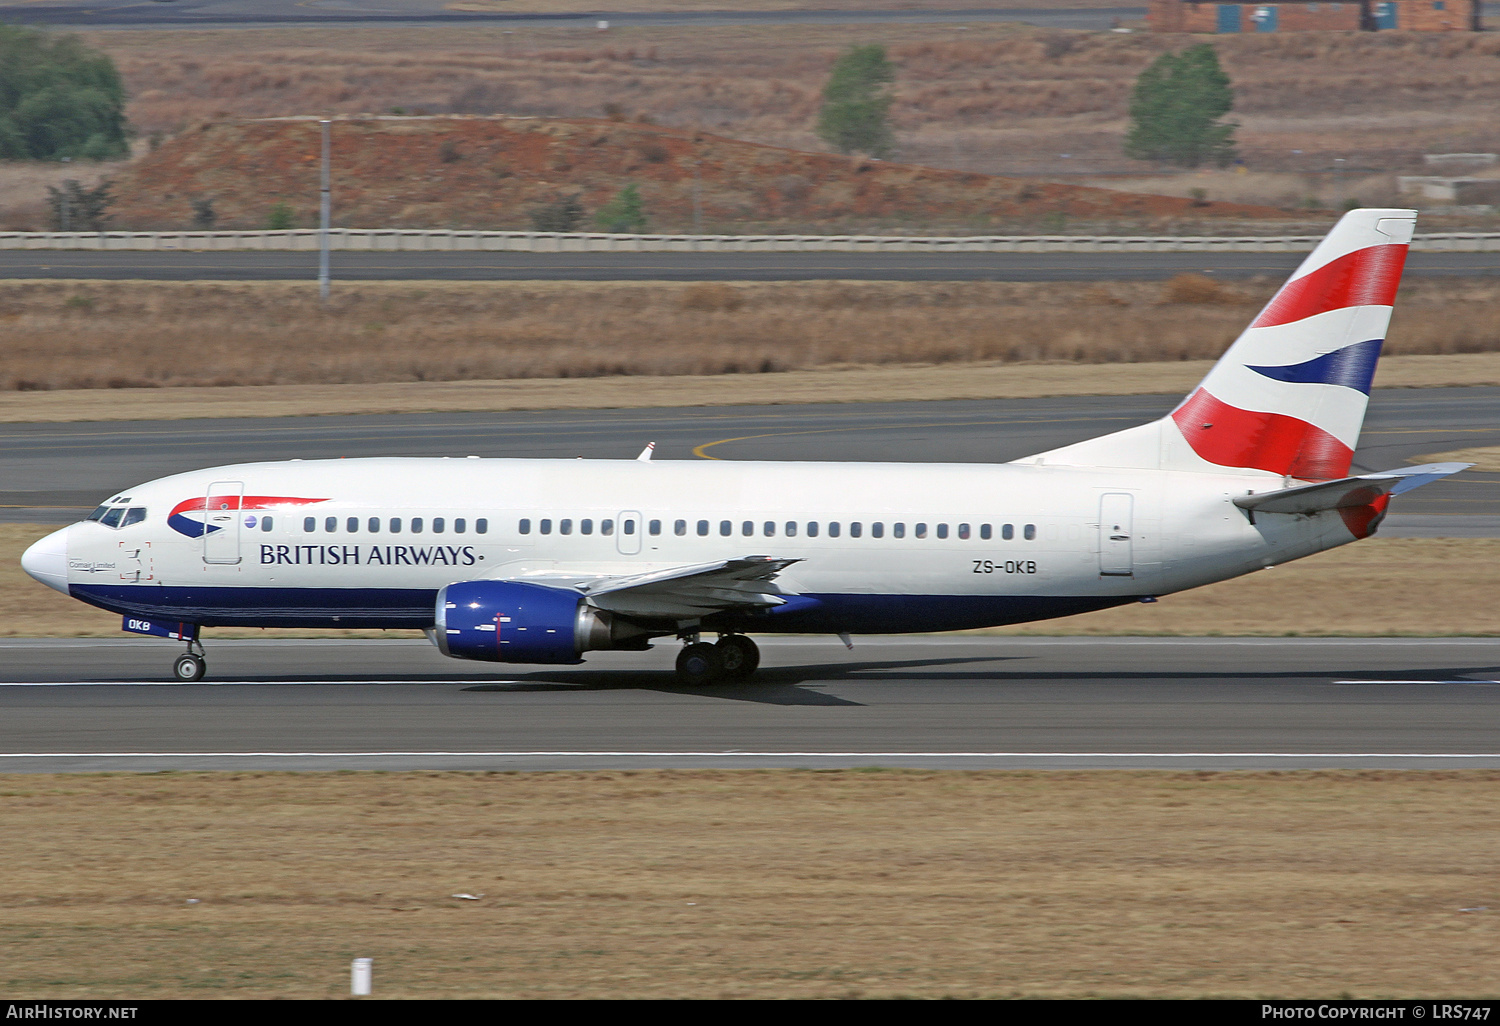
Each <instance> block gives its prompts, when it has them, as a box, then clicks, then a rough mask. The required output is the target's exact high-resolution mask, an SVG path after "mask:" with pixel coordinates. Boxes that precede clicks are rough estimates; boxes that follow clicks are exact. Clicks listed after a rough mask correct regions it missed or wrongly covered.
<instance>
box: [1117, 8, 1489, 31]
mask: <svg viewBox="0 0 1500 1026" xmlns="http://www.w3.org/2000/svg"><path fill="white" fill-rule="evenodd" d="M1480 4H1481V0H1354V2H1352V3H1351V2H1348V0H1345V2H1341V3H1328V2H1326V0H1279V2H1277V3H1267V4H1253V3H1230V4H1220V3H1196V2H1194V0H1150V7H1149V8H1148V9H1147V14H1146V21H1147V23H1148V24H1149V25H1150V26H1151V31H1152V32H1202V33H1218V32H1317V31H1330V30H1340V29H1341V30H1344V31H1354V30H1364V31H1366V32H1381V31H1387V30H1392V29H1395V30H1399V31H1403V32H1478V31H1480V20H1479V12H1480Z"/></svg>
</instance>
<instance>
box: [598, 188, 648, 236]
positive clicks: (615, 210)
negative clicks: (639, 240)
mask: <svg viewBox="0 0 1500 1026" xmlns="http://www.w3.org/2000/svg"><path fill="white" fill-rule="evenodd" d="M594 220H595V221H597V222H598V223H599V227H601V228H603V229H604V230H605V231H607V232H622V233H634V234H639V233H641V232H643V231H645V230H646V212H645V211H644V210H642V209H641V191H640V189H638V188H636V186H635V183H634V182H632V183H631V184H629V185H627V186H625V188H623V189H621V190H620V191H619V192H618V193H616V194H615V198H614V199H612V200H610V201H609V202H608V203H606V204H604V206H602V207H600V208H599V212H598V213H597V214H595V215H594Z"/></svg>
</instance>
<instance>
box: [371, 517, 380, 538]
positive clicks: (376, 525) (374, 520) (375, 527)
mask: <svg viewBox="0 0 1500 1026" xmlns="http://www.w3.org/2000/svg"><path fill="white" fill-rule="evenodd" d="M370 533H371V534H379V533H380V518H379V517H371V518H370Z"/></svg>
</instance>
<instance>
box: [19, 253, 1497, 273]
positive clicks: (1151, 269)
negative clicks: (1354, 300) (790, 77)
mask: <svg viewBox="0 0 1500 1026" xmlns="http://www.w3.org/2000/svg"><path fill="white" fill-rule="evenodd" d="M1304 255H1305V254H1301V253H1215V254H1202V253H933V254H922V253H335V254H333V258H332V273H333V277H334V279H335V281H424V280H443V281H535V280H542V281H815V280H826V279H857V280H871V281H873V280H881V281H1161V280H1165V279H1167V278H1170V277H1172V276H1173V275H1175V274H1181V273H1182V272H1184V271H1196V272H1201V273H1207V274H1213V275H1216V276H1218V277H1221V278H1251V277H1255V276H1256V275H1267V276H1270V277H1273V278H1285V277H1286V276H1287V275H1289V274H1291V273H1292V271H1294V270H1296V268H1297V265H1298V264H1299V263H1300V262H1301V261H1302V257H1303V256H1304ZM1406 274H1407V276H1408V277H1419V278H1420V277H1456V276H1461V277H1492V276H1496V275H1500V253H1413V254H1411V256H1410V257H1409V258H1408V260H1407V264H1406ZM317 276H318V255H317V254H316V253H286V252H267V253H260V252H226V253H211V252H204V253H189V252H170V253H156V252H139V253H120V252H115V253H100V252H86V251H74V250H56V251H53V250H0V278H78V279H101V280H119V279H135V280H152V281H198V280H203V281H283V280H293V281H295V280H298V279H302V280H306V281H315V280H316V279H317Z"/></svg>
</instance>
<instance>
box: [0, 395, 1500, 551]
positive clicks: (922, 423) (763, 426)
mask: <svg viewBox="0 0 1500 1026" xmlns="http://www.w3.org/2000/svg"><path fill="white" fill-rule="evenodd" d="M1178 398H1179V397H1177V396H1160V395H1155V396H1113V397H1111V396H1090V397H1079V398H1063V399H1024V400H1022V399H1017V400H987V401H962V402H927V403H849V404H839V405H809V406H746V407H700V408H686V409H668V410H590V411H532V412H510V413H452V414H411V415H401V416H352V417H280V418H268V419H259V420H253V419H245V420H199V421H191V420H188V421H183V420H176V421H126V422H121V423H73V424H5V425H0V521H3V520H9V521H11V522H16V521H22V522H38V521H40V522H59V523H67V522H71V521H72V520H76V519H77V518H78V516H79V515H80V513H81V510H82V509H85V508H92V507H93V506H94V505H95V504H96V503H97V502H98V501H99V500H100V499H103V498H107V497H108V496H109V495H111V494H113V493H115V492H117V491H119V490H120V489H123V488H128V487H129V486H130V485H133V484H138V483H140V482H142V481H147V480H151V479H153V478H157V477H162V476H165V475H167V474H174V473H179V472H181V471H186V470H193V469H198V468H201V467H209V466H217V465H221V464H228V463H239V462H249V461H257V460H282V459H291V458H294V457H300V458H306V459H320V458H338V457H341V456H347V457H355V456H380V455H384V456H467V455H476V456H533V457H539V456H552V457H558V456H560V457H571V456H586V457H601V458H611V457H619V458H629V457H633V456H635V455H636V454H637V453H638V452H640V450H641V448H642V446H644V445H645V443H646V442H648V441H655V442H656V443H657V458H658V459H692V458H694V455H695V450H696V452H697V453H698V454H699V455H702V456H712V457H714V458H724V459H792V460H871V461H880V460H891V461H916V462H931V461H941V462H1004V461H1006V460H1012V459H1016V458H1018V457H1020V456H1025V455H1029V454H1031V453H1034V452H1041V451H1043V450H1045V449H1049V448H1053V447H1056V446H1059V445H1065V444H1067V443H1069V442H1074V441H1078V440H1080V439H1084V438H1089V437H1092V436H1094V435H1099V434H1104V433H1105V432H1108V431H1113V430H1118V429H1121V428H1125V427H1130V426H1131V425H1134V424H1140V423H1144V422H1146V421H1148V420H1151V419H1154V418H1156V417H1159V416H1161V415H1162V414H1163V413H1165V412H1166V411H1167V410H1169V409H1171V408H1172V406H1173V405H1174V404H1175V403H1176V402H1177V401H1178ZM1360 441H1361V445H1360V448H1359V452H1358V453H1357V456H1356V461H1357V462H1356V466H1357V467H1358V468H1360V469H1362V470H1383V469H1387V468H1390V467H1399V466H1403V465H1405V464H1406V463H1407V461H1409V460H1412V459H1416V458H1418V457H1421V456H1424V455H1427V454H1429V453H1437V452H1445V451H1450V450H1453V449H1458V448H1468V447H1471V446H1479V445H1500V389H1496V388H1455V389H1394V390H1390V391H1377V392H1376V393H1375V397H1374V400H1373V402H1372V403H1371V407H1370V413H1369V416H1368V418H1367V419H1366V421H1365V431H1364V433H1363V435H1362V436H1361V439H1360ZM1393 508H1394V510H1395V512H1396V513H1398V514H1404V515H1422V516H1434V515H1439V516H1440V515H1445V514H1447V515H1452V514H1459V515H1463V516H1465V517H1466V518H1467V519H1466V521H1465V522H1463V523H1458V524H1455V529H1447V530H1442V533H1444V534H1465V533H1468V534H1480V535H1484V536H1494V535H1496V534H1500V474H1478V473H1474V472H1469V473H1466V474H1463V475H1459V476H1458V477H1456V478H1453V479H1450V480H1448V481H1443V482H1439V483H1437V484H1433V485H1429V486H1427V487H1425V488H1422V489H1419V490H1417V491H1415V492H1412V493H1411V494H1410V495H1406V496H1402V497H1401V498H1399V499H1397V500H1396V503H1395V505H1394V507H1393ZM1393 519H1394V518H1393ZM1391 526H1393V527H1394V526H1395V524H1392V525H1391ZM1388 533H1395V532H1388Z"/></svg>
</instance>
